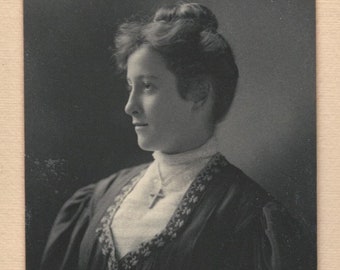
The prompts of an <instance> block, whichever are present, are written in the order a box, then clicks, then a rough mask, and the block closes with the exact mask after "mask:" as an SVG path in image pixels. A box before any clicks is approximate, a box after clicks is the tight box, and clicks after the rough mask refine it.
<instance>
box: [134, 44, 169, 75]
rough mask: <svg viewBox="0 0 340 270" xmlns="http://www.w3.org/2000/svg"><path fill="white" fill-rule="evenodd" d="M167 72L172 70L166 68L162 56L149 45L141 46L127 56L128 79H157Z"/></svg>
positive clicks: (167, 73)
mask: <svg viewBox="0 0 340 270" xmlns="http://www.w3.org/2000/svg"><path fill="white" fill-rule="evenodd" d="M169 74H172V72H170V70H169V69H168V68H167V66H166V63H165V60H164V58H163V57H162V56H161V55H160V54H159V53H158V52H157V51H155V50H153V49H152V48H150V47H149V46H141V47H140V48H138V49H137V50H136V51H134V52H133V53H132V54H131V55H130V57H129V58H128V61H127V78H128V79H132V78H134V79H138V78H149V79H151V78H152V79H156V78H157V79H159V78H162V77H164V76H167V75H169ZM172 75H173V74H172Z"/></svg>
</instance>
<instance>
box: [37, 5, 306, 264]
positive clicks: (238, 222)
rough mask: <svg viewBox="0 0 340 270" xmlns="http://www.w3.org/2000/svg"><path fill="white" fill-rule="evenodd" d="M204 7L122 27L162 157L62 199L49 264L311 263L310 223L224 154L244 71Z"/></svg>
mask: <svg viewBox="0 0 340 270" xmlns="http://www.w3.org/2000/svg"><path fill="white" fill-rule="evenodd" d="M217 28H218V23H217V20H216V18H215V16H214V15H213V13H212V12H211V11H210V10H209V9H207V8H206V7H204V6H202V5H199V4H193V3H191V4H178V5H175V6H172V7H166V8H161V9H160V10H158V11H157V12H156V14H155V16H154V18H153V19H152V20H151V21H147V22H130V23H125V24H123V25H121V27H120V29H119V31H118V34H117V36H116V54H115V56H116V60H117V66H118V67H119V68H120V69H121V70H122V71H124V72H125V73H126V79H127V84H128V90H129V99H128V101H127V104H126V107H125V111H126V113H127V114H128V115H130V116H131V118H132V125H133V126H134V128H135V131H136V134H137V138H138V144H139V146H140V147H141V148H142V149H143V150H147V151H153V157H154V161H153V162H152V163H150V164H143V165H140V166H138V167H134V168H129V169H126V170H123V171H120V172H118V173H115V174H114V175H112V176H110V177H108V178H107V179H104V180H102V181H100V182H99V183H97V184H93V185H90V186H87V187H85V188H83V189H81V190H79V191H78V192H76V193H75V195H74V196H73V197H72V198H71V199H70V200H69V201H68V202H66V204H65V205H64V206H63V208H62V209H61V211H60V213H59V215H58V217H57V219H56V221H55V224H54V226H53V228H52V231H51V234H50V238H49V240H48V243H47V246H46V249H45V253H44V256H43V261H42V269H48V270H52V269H62V270H66V269H73V270H74V269H79V270H90V269H93V270H94V269H95V270H101V269H109V270H113V269H140V270H156V269H157V270H158V269H159V270H176V269H178V270H179V269H182V270H188V269H195V270H197V269H205V270H208V269H211V270H218V269H225V270H233V269H235V270H236V269H237V270H239V269H240V270H241V269H244V270H245V269H247V270H248V269H311V265H308V257H307V256H306V254H304V252H305V251H306V250H307V249H306V248H305V247H304V245H308V243H306V242H304V239H303V237H302V232H301V231H300V229H299V227H298V225H297V224H296V222H295V221H294V220H293V219H292V218H291V217H290V216H289V214H288V213H287V211H286V210H285V209H284V208H283V207H282V206H281V205H280V204H279V203H277V202H276V201H275V200H274V199H273V198H272V197H271V196H270V195H269V194H268V193H267V192H266V191H264V190H263V189H262V188H261V187H260V186H258V185H257V184H256V183H255V182H253V181H252V180H251V179H249V178H248V177H247V176H246V175H245V174H243V173H242V171H240V170H239V169H237V168H236V167H234V166H233V165H231V164H230V163H229V162H228V161H227V160H226V159H225V158H224V156H223V155H221V154H220V153H219V152H218V146H217V143H216V139H215V137H214V131H215V126H216V124H217V123H218V122H219V121H221V120H222V119H223V117H224V116H225V115H226V113H227V112H228V109H229V107H230V105H231V102H232V100H233V96H234V93H235V88H236V84H237V78H238V69H237V66H236V64H235V62H234V57H233V54H232V51H231V49H230V47H229V45H228V43H227V42H226V40H225V39H224V38H223V37H222V36H221V35H220V34H219V33H218V32H217Z"/></svg>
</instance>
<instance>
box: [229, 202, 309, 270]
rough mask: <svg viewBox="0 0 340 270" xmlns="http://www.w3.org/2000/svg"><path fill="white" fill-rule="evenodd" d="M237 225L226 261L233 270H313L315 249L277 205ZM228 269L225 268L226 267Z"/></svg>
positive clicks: (295, 222)
mask: <svg viewBox="0 0 340 270" xmlns="http://www.w3.org/2000/svg"><path fill="white" fill-rule="evenodd" d="M243 222H244V223H243V224H239V227H238V230H237V231H236V232H235V234H234V237H233V240H232V245H231V246H232V248H231V249H229V252H232V253H233V256H230V255H231V254H229V256H227V257H228V258H234V259H231V260H229V261H228V260H226V261H225V268H223V269H228V270H229V269H233V270H253V269H254V270H255V269H256V270H288V269H289V270H313V269H315V267H316V266H315V265H316V261H315V249H314V247H315V246H314V245H313V241H311V237H310V235H309V233H307V232H306V230H305V229H304V226H302V224H301V223H300V222H298V221H297V220H296V219H294V218H292V216H291V215H290V214H289V213H288V211H287V210H286V209H285V208H284V207H283V206H281V205H280V204H278V203H276V202H269V203H267V204H266V205H265V206H264V207H262V209H259V212H258V213H257V214H256V213H255V214H254V215H253V216H251V217H249V219H247V220H243ZM227 266H228V267H227Z"/></svg>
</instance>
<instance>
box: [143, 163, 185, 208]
mask: <svg viewBox="0 0 340 270" xmlns="http://www.w3.org/2000/svg"><path fill="white" fill-rule="evenodd" d="M189 167H190V166H189V165H188V166H185V167H184V169H182V170H179V171H178V172H177V173H175V174H173V175H171V176H170V177H168V178H167V179H164V178H163V176H162V174H161V170H160V165H159V162H157V174H158V178H159V180H160V183H161V185H160V187H159V189H158V191H157V192H152V193H150V197H151V201H150V204H149V209H151V208H152V207H154V205H155V204H156V203H157V202H158V201H159V200H160V199H162V198H164V197H165V194H164V190H163V188H164V187H166V186H167V185H169V184H170V183H171V181H170V180H171V179H173V178H174V177H175V176H178V175H180V174H181V173H183V172H185V171H186V170H187V169H188V168H189Z"/></svg>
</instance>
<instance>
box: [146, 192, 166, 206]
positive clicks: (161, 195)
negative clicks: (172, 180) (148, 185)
mask: <svg viewBox="0 0 340 270" xmlns="http://www.w3.org/2000/svg"><path fill="white" fill-rule="evenodd" d="M150 196H151V198H152V199H151V202H150V204H149V209H151V208H152V207H154V205H155V204H156V203H157V202H158V200H159V199H162V198H164V197H165V195H164V192H163V190H162V189H161V188H160V189H159V190H158V192H157V193H151V194H150Z"/></svg>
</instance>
